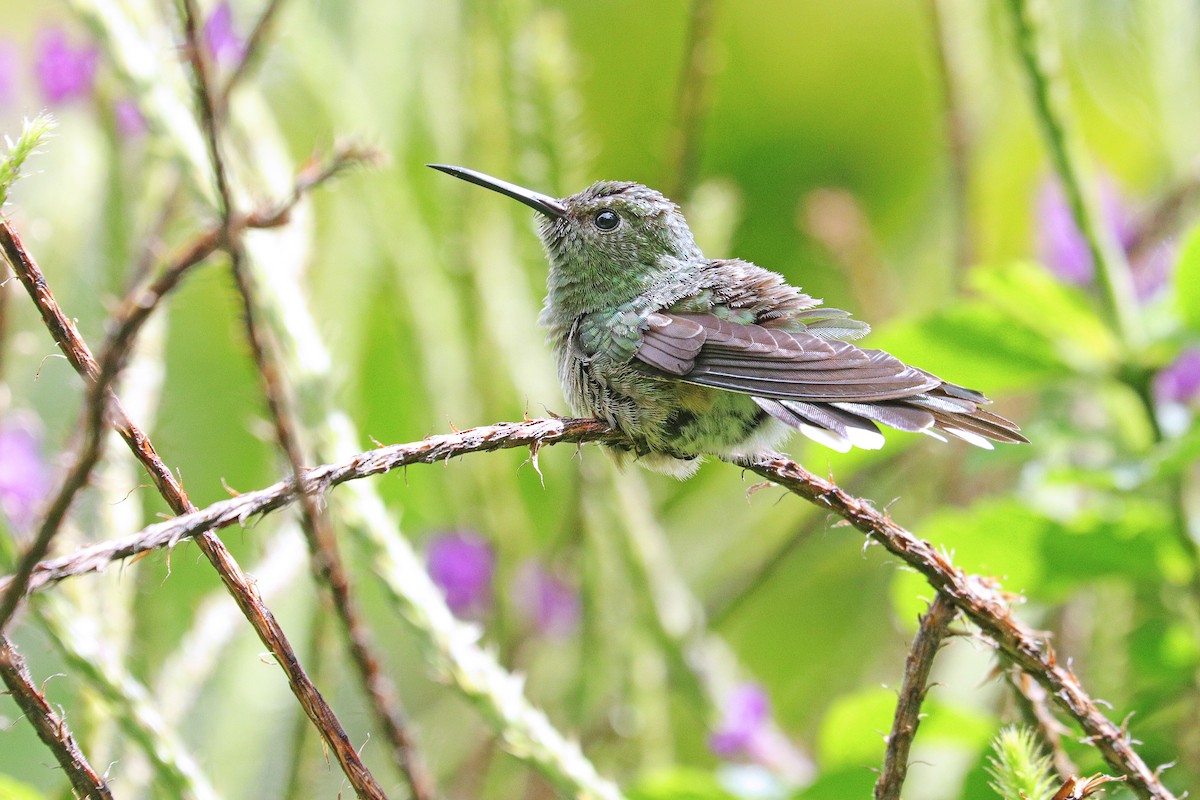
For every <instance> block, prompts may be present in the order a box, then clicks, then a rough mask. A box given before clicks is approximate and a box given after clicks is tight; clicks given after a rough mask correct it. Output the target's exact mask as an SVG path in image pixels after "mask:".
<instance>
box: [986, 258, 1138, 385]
mask: <svg viewBox="0 0 1200 800" xmlns="http://www.w3.org/2000/svg"><path fill="white" fill-rule="evenodd" d="M970 282H971V287H972V288H973V289H974V290H975V291H976V292H978V293H979V294H980V296H981V297H983V298H985V299H986V300H988V301H990V302H991V303H992V305H993V306H994V307H995V308H997V309H999V310H1001V311H1003V312H1004V313H1005V314H1006V315H1008V317H1009V318H1010V319H1011V320H1012V321H1013V323H1014V324H1020V325H1023V326H1025V327H1026V328H1028V329H1029V330H1031V331H1035V332H1037V333H1038V334H1039V335H1040V336H1041V337H1042V338H1044V339H1045V340H1046V341H1047V342H1049V343H1050V345H1051V347H1052V349H1053V350H1054V351H1055V352H1057V353H1058V354H1059V357H1060V358H1061V359H1062V360H1063V361H1064V362H1065V363H1068V364H1071V365H1072V366H1073V367H1074V368H1075V369H1077V370H1080V371H1089V370H1096V369H1102V368H1104V367H1106V366H1108V365H1111V364H1113V363H1114V362H1115V361H1116V360H1117V358H1118V357H1119V355H1120V352H1119V351H1120V345H1119V343H1118V341H1117V339H1116V337H1115V336H1114V335H1113V334H1112V332H1111V331H1110V330H1109V329H1108V326H1107V325H1106V324H1105V322H1104V321H1103V320H1102V319H1101V318H1100V316H1099V315H1098V314H1097V313H1096V309H1095V304H1094V303H1092V302H1091V301H1090V300H1089V299H1088V297H1087V295H1086V294H1084V293H1083V291H1081V290H1080V289H1078V288H1076V287H1074V286H1068V285H1066V284H1064V283H1062V282H1061V281H1059V280H1058V279H1056V278H1055V277H1054V276H1053V275H1051V274H1050V273H1049V272H1047V271H1046V269H1045V268H1044V267H1042V266H1040V265H1038V264H1033V263H1030V262H1016V263H1012V264H1005V265H1004V266H1001V267H991V268H986V269H977V270H975V271H973V272H972V273H971V280H970Z"/></svg>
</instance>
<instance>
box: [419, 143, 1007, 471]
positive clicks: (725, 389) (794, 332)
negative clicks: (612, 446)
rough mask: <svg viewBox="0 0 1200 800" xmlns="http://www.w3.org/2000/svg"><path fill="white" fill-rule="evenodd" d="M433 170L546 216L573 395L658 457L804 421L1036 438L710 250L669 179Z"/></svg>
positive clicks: (749, 439)
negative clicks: (544, 190)
mask: <svg viewBox="0 0 1200 800" xmlns="http://www.w3.org/2000/svg"><path fill="white" fill-rule="evenodd" d="M431 166H434V167H435V168H436V169H440V170H442V171H444V172H447V173H449V174H451V175H455V176H456V177H459V178H463V179H464V180H468V181H470V182H472V183H475V184H478V185H480V186H484V187H486V188H490V189H494V190H496V191H499V192H501V193H503V194H506V195H508V196H510V197H513V198H514V199H517V200H520V201H521V202H523V203H526V204H527V205H529V206H532V207H533V208H535V209H537V210H538V211H539V212H540V213H541V217H540V219H539V232H540V235H541V239H542V244H543V245H544V246H545V249H546V255H547V258H548V259H549V261H550V275H549V278H548V280H547V290H548V291H547V295H546V303H545V307H544V308H543V310H542V314H541V322H542V324H543V325H545V326H546V327H547V328H548V329H549V331H550V335H549V338H550V341H551V343H552V344H553V346H554V350H555V354H556V356H557V358H558V365H559V377H560V379H561V381H562V385H563V390H564V392H565V394H566V397H567V401H568V402H569V403H570V404H571V406H572V408H573V410H574V411H575V412H576V413H579V414H588V415H592V416H596V417H598V418H600V419H603V420H605V421H606V422H608V423H609V424H610V425H612V426H613V427H615V428H617V429H619V430H620V431H622V432H623V433H624V434H626V436H628V438H629V440H630V442H631V447H630V449H629V451H628V452H632V453H633V454H634V455H636V456H637V457H638V459H639V461H640V463H642V464H644V465H645V466H649V467H651V468H653V469H658V470H661V471H665V472H669V473H671V474H675V475H678V476H684V475H687V474H690V473H691V472H692V471H693V470H694V469H695V465H696V463H697V458H698V457H699V456H703V455H706V454H718V455H731V454H749V453H754V452H759V451H761V450H765V449H768V448H770V447H771V446H773V445H774V444H775V443H777V441H778V440H779V439H781V438H782V436H783V435H784V434H786V433H787V432H788V431H789V430H791V429H795V430H799V431H801V432H802V433H804V434H805V435H806V436H809V437H810V438H812V439H815V440H817V441H819V442H822V443H823V444H826V445H828V446H830V447H833V448H835V449H838V450H843V451H844V450H848V449H849V448H850V447H852V446H858V447H866V448H878V447H880V446H882V444H883V437H882V435H881V434H880V433H879V430H878V428H877V427H876V423H882V424H884V425H887V426H889V427H893V428H898V429H901V430H911V431H921V432H925V433H930V434H931V435H934V436H938V434H937V433H936V432H935V431H942V432H945V433H948V434H950V435H952V436H956V437H958V438H960V439H964V440H965V441H968V442H971V443H972V444H975V445H979V446H982V447H991V444H990V442H989V440H994V441H1001V442H1024V441H1026V439H1025V438H1024V437H1023V436H1021V434H1020V433H1019V432H1018V428H1017V426H1016V425H1014V424H1012V423H1011V422H1009V421H1008V420H1006V419H1004V418H1003V417H999V416H997V415H995V414H991V413H989V412H987V411H985V410H983V408H981V406H982V405H984V404H987V403H988V402H990V401H988V399H987V398H986V397H984V396H983V395H982V394H980V393H978V392H975V391H972V390H970V389H964V388H962V387H960V386H956V385H954V384H951V383H946V382H944V381H942V380H940V379H939V378H936V377H934V376H933V375H930V374H929V373H927V372H925V371H923V370H920V369H915V368H913V367H909V366H906V365H904V364H903V363H901V362H900V361H898V360H897V359H895V358H893V357H892V356H890V355H888V354H887V353H884V352H882V351H879V350H863V349H860V348H858V347H856V346H854V345H852V344H848V343H847V342H846V340H854V339H858V338H859V337H861V336H863V335H865V334H866V333H867V332H868V331H869V328H868V326H867V325H866V324H865V323H863V322H860V321H858V320H855V319H852V318H851V317H850V315H849V314H848V313H847V312H845V311H841V310H838V309H831V308H825V307H823V306H822V305H821V304H820V301H819V300H814V299H813V298H811V297H809V296H808V295H806V294H804V293H803V292H801V291H800V290H798V289H796V288H794V287H792V286H789V285H788V284H787V283H786V282H785V281H784V280H783V278H782V277H781V276H779V275H777V274H775V273H773V272H769V271H767V270H765V269H762V268H761V267H757V266H755V265H754V264H751V263H749V262H746V261H737V260H721V259H706V258H705V257H704V255H703V254H702V253H701V252H700V249H699V248H698V247H697V246H696V242H695V239H694V238H693V237H692V233H691V230H690V229H689V228H688V225H687V222H686V221H685V220H684V218H683V214H682V213H681V212H680V210H679V207H678V206H676V205H675V204H674V203H672V202H671V201H670V200H667V199H666V198H665V197H663V196H662V195H661V194H659V193H658V192H656V191H654V190H653V189H649V188H647V187H645V186H642V185H640V184H636V183H625V182H614V181H602V182H599V183H595V184H592V185H591V186H589V187H588V188H587V189H584V190H583V191H582V192H579V193H578V194H574V195H571V196H570V197H566V198H563V199H561V200H560V199H556V198H552V197H548V196H546V195H542V194H538V193H536V192H532V191H530V190H527V189H524V188H522V187H519V186H515V185H513V184H508V183H505V182H503V181H498V180H497V179H495V178H491V177H489V176H486V175H483V174H481V173H477V172H474V171H472V170H466V169H463V168H461V167H446V166H439V165H431ZM939 438H942V437H940V436H939Z"/></svg>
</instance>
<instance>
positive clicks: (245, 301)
mask: <svg viewBox="0 0 1200 800" xmlns="http://www.w3.org/2000/svg"><path fill="white" fill-rule="evenodd" d="M184 6H185V9H186V11H187V25H188V43H189V45H190V47H191V62H192V68H193V71H194V73H195V77H196V88H197V94H198V100H199V103H200V118H201V123H202V127H203V128H204V132H205V136H206V138H207V140H208V147H209V156H210V158H211V159H212V163H213V171H214V172H215V173H216V178H217V191H218V194H219V196H220V198H221V237H220V239H221V242H222V245H223V247H224V249H225V251H226V252H227V253H228V254H229V263H230V271H231V272H232V273H233V278H234V282H235V284H236V285H237V290H238V295H239V297H240V298H241V306H242V318H243V322H244V323H245V328H246V338H247V340H248V342H249V344H250V352H251V354H252V355H253V358H254V365H255V367H256V369H257V370H258V373H259V375H260V376H261V378H262V385H263V394H264V396H265V398H266V402H267V409H268V411H269V413H270V416H271V421H272V424H273V425H274V427H275V439H276V441H277V442H278V443H279V447H280V449H281V450H282V451H283V453H284V455H285V456H286V457H287V460H288V464H289V465H290V466H291V469H292V477H293V479H294V480H295V482H296V483H297V484H298V485H299V484H300V483H301V482H302V478H303V473H304V454H303V451H302V446H301V443H300V434H299V428H300V425H299V423H298V422H297V420H296V415H295V412H294V408H293V406H292V403H291V399H290V398H289V397H288V394H287V387H286V386H285V385H284V380H283V374H282V371H281V370H280V367H279V347H278V345H277V344H276V343H275V342H274V341H273V340H272V339H271V337H270V335H269V332H268V330H267V328H266V327H265V326H264V325H263V324H262V322H261V320H260V318H259V304H258V301H257V300H256V293H257V288H256V287H255V286H254V283H253V280H252V278H251V275H250V272H249V270H247V268H246V263H245V250H244V247H243V243H242V238H241V235H240V233H241V232H240V230H239V229H238V228H237V226H236V224H235V221H236V219H237V210H236V204H235V201H234V198H233V189H232V187H231V186H230V183H229V173H228V170H227V168H226V163H225V159H224V156H223V153H222V148H221V143H220V132H219V120H218V115H219V114H220V111H221V108H219V107H218V106H217V105H216V101H215V100H214V98H213V93H212V86H211V84H210V82H209V78H208V72H207V65H206V63H205V60H204V58H203V53H202V50H201V48H200V47H199V46H198V43H197V42H196V40H195V19H196V18H195V16H194V14H195V8H194V4H193V3H192V2H190V0H185V3H184ZM272 8H274V6H271V7H269V8H268V10H267V15H268V16H269V15H270V14H271V13H272ZM262 28H263V25H262V24H260V26H259V29H258V30H259V32H260V33H261V31H262ZM242 63H243V64H244V63H245V61H243V62H242ZM235 77H236V75H235ZM231 80H232V79H231ZM300 510H301V516H300V522H301V527H302V529H303V530H304V537H305V540H306V541H307V543H308V548H309V551H310V553H311V559H312V560H311V564H312V569H313V572H314V574H315V577H316V580H317V583H319V584H320V585H322V586H325V587H327V588H328V590H329V594H330V598H331V600H332V602H333V607H334V610H335V612H336V613H337V615H338V618H339V620H340V621H341V623H342V627H343V629H344V631H345V634H346V638H347V640H348V645H349V649H350V655H351V660H352V662H353V663H354V666H355V669H356V670H357V672H358V674H359V679H360V680H361V682H362V684H363V689H364V692H365V693H366V695H367V700H368V703H369V705H370V706H371V709H372V711H373V712H374V714H375V717H376V719H377V720H378V722H379V724H380V725H381V727H382V728H383V731H384V733H385V735H386V737H387V741H388V743H389V744H390V745H391V747H392V752H393V755H394V756H395V758H396V764H397V766H398V767H399V768H400V770H401V772H402V774H403V775H404V778H405V780H406V782H407V783H408V786H409V789H410V791H411V792H412V795H413V797H414V798H416V800H431V798H433V796H434V791H433V781H432V779H431V778H430V776H429V775H428V773H427V772H426V770H425V767H424V764H423V762H422V759H421V758H420V757H419V755H418V753H417V748H416V743H415V741H414V738H413V735H412V734H411V732H410V731H409V726H408V723H407V721H406V720H405V719H404V716H403V714H402V713H401V711H400V707H399V700H398V698H397V696H396V692H395V689H394V688H393V687H392V684H391V682H390V681H389V680H388V679H387V678H386V677H385V676H384V675H383V673H382V672H381V671H380V669H379V657H378V655H377V654H376V653H375V648H374V644H373V642H372V641H371V634H370V631H369V630H368V629H367V626H366V624H365V623H364V622H363V620H362V617H361V616H360V614H359V612H358V609H357V607H356V603H355V600H354V597H353V595H352V593H351V590H350V580H349V578H348V577H347V574H346V568H345V566H344V564H343V562H342V557H341V554H340V553H339V552H338V547H337V539H336V537H335V536H334V532H333V529H332V527H331V525H330V522H329V517H328V516H327V515H326V514H323V513H322V512H321V509H320V508H319V507H318V505H317V502H316V500H315V499H314V498H313V497H312V495H310V494H307V493H301V496H300Z"/></svg>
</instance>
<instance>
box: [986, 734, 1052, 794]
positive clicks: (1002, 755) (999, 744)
mask: <svg viewBox="0 0 1200 800" xmlns="http://www.w3.org/2000/svg"><path fill="white" fill-rule="evenodd" d="M988 773H989V774H990V775H991V776H992V784H991V785H992V789H994V790H995V791H996V794H998V795H999V796H1000V797H1002V798H1003V799H1004V800H1050V798H1051V797H1054V792H1055V791H1056V790H1057V788H1058V787H1057V784H1056V781H1055V780H1054V776H1053V773H1052V772H1051V770H1050V759H1049V758H1048V757H1047V756H1046V755H1045V754H1044V753H1043V752H1042V747H1041V744H1040V743H1039V742H1038V740H1037V736H1036V735H1034V733H1033V731H1031V730H1029V729H1028V728H1021V727H1015V726H1014V727H1009V728H1005V729H1004V730H1002V731H1000V733H999V734H998V735H997V736H996V738H995V740H993V742H992V756H991V764H990V765H989V766H988Z"/></svg>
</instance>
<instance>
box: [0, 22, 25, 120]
mask: <svg viewBox="0 0 1200 800" xmlns="http://www.w3.org/2000/svg"><path fill="white" fill-rule="evenodd" d="M20 69H21V58H20V55H19V54H18V51H17V46H16V45H15V44H13V43H12V42H10V41H8V40H7V39H0V106H4V105H7V104H9V103H11V102H13V101H14V100H16V98H17V75H18V74H19V73H20Z"/></svg>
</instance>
